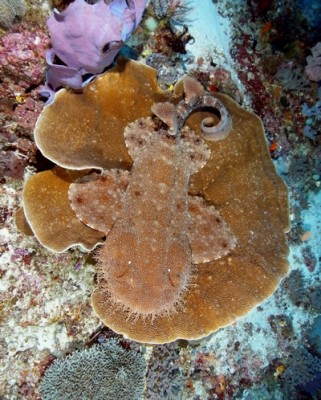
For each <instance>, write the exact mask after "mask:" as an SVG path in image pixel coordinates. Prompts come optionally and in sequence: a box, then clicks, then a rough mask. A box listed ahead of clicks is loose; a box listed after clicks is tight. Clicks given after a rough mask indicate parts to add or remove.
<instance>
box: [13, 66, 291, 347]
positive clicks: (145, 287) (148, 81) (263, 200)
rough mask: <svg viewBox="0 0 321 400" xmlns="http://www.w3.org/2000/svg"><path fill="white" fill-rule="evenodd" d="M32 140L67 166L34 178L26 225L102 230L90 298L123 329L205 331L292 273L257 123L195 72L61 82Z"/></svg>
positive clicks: (278, 187) (61, 237) (51, 234)
mask: <svg viewBox="0 0 321 400" xmlns="http://www.w3.org/2000/svg"><path fill="white" fill-rule="evenodd" d="M35 139H36V143H37V145H38V147H39V149H40V150H41V151H42V153H43V154H44V155H45V156H46V157H48V158H49V159H50V160H52V161H54V162H55V163H56V164H57V166H58V167H55V168H54V169H53V170H51V171H45V172H42V173H39V174H36V175H34V176H33V177H31V178H30V179H29V180H28V181H27V183H26V185H25V189H24V192H23V208H24V213H25V215H26V218H27V221H28V223H29V225H30V227H31V229H32V231H33V232H34V234H35V236H36V237H37V238H38V239H39V241H40V242H41V243H42V244H43V245H44V246H46V247H47V248H48V249H50V250H53V251H65V250H66V249H67V248H69V247H71V246H74V245H82V246H83V247H84V248H86V249H87V250H91V249H92V248H93V247H95V246H96V245H98V244H102V243H103V240H104V236H106V241H105V243H104V244H103V245H102V246H101V247H100V248H99V250H98V251H97V274H98V282H97V286H96V289H95V291H94V293H93V297H92V302H93V307H94V310H95V312H96V314H97V315H98V316H99V318H100V319H101V320H102V321H103V322H104V323H105V324H106V325H107V326H109V327H110V328H112V329H113V330H115V331H116V332H119V333H122V334H124V335H126V336H128V337H130V338H131V339H133V340H136V341H140V342H148V343H165V342H170V341H173V340H175V339H177V338H184V339H198V338H201V337H204V336H206V335H208V334H210V333H211V332H213V331H215V330H217V329H219V328H220V327H222V326H225V325H227V324H229V323H231V322H233V321H235V320H236V319H237V318H238V317H240V316H242V315H244V314H245V313H246V312H248V311H249V310H250V309H251V308H252V307H254V306H255V305H256V304H258V303H260V302H262V301H263V300H264V299H266V298H267V297H269V296H270V295H271V294H272V293H273V291H274V290H275V288H276V287H277V285H278V284H279V282H280V280H281V279H282V277H283V276H284V275H285V274H286V272H287V270H288V263H287V255H288V247H287V242H286V237H285V232H286V231H287V230H288V229H289V221H288V198H287V188H286V186H285V184H284V183H283V181H282V180H281V179H280V178H279V177H278V175H277V174H276V171H275V168H274V166H273V163H272V161H271V159H270V156H269V153H268V151H267V147H266V142H265V137H264V130H263V126H262V123H261V121H260V119H259V118H258V117H257V116H256V115H254V114H253V113H251V112H249V111H246V110H244V109H242V108H241V107H240V106H239V105H237V104H236V103H235V102H234V101H233V100H231V99H230V98H228V97H227V96H224V95H216V96H214V97H213V96H209V95H208V94H206V93H205V92H204V90H203V88H202V87H201V85H199V84H198V83H197V82H196V81H195V80H194V79H191V78H186V79H184V80H182V82H181V83H179V84H178V85H177V86H176V88H175V92H174V93H173V94H172V95H170V94H168V93H163V92H161V91H160V90H159V89H158V86H157V80H156V71H154V70H153V69H151V68H149V67H146V66H144V65H142V64H139V63H136V62H134V61H127V60H125V59H119V61H118V63H117V65H116V66H115V67H114V68H113V69H111V70H110V71H108V72H107V73H105V74H104V75H102V76H100V77H99V78H97V79H96V80H95V81H94V82H92V83H91V84H89V85H88V86H87V87H86V88H85V89H84V90H83V93H73V92H71V91H67V90H62V91H60V92H58V93H57V95H56V98H55V100H54V102H53V103H52V104H50V105H49V106H47V107H46V108H45V109H44V111H43V113H42V115H41V116H40V118H39V120H38V122H37V126H36V129H35ZM76 170H79V171H76ZM19 220H20V221H21V215H20V217H19ZM20 226H22V223H21V224H20Z"/></svg>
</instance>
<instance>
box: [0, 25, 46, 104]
mask: <svg viewBox="0 0 321 400" xmlns="http://www.w3.org/2000/svg"><path fill="white" fill-rule="evenodd" d="M49 43H50V42H49V38H48V36H47V35H46V34H45V33H44V32H42V31H41V30H39V29H38V28H31V27H26V26H23V25H22V26H21V27H19V30H18V31H17V32H11V33H8V34H7V35H5V36H4V37H3V38H2V40H1V42H0V79H1V80H2V81H3V84H2V85H3V89H2V90H1V92H2V91H3V90H5V89H6V88H8V85H9V82H10V83H11V84H12V82H14V83H15V84H17V85H19V86H20V88H24V89H27V88H29V87H30V86H31V85H39V84H40V83H41V81H42V79H43V74H44V68H45V61H44V58H45V51H46V49H47V48H48V46H49ZM3 94H4V93H3V92H2V93H1V95H3ZM1 97H3V96H1Z"/></svg>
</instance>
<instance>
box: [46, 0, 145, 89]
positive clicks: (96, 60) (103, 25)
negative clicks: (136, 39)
mask: <svg viewBox="0 0 321 400" xmlns="http://www.w3.org/2000/svg"><path fill="white" fill-rule="evenodd" d="M107 3H108V4H107ZM146 3H147V0H112V1H110V0H109V1H108V0H105V1H104V0H98V1H97V2H95V3H94V4H89V3H87V2H86V1H85V0H75V1H74V2H73V3H71V4H70V5H69V6H68V7H67V8H66V10H64V11H62V12H61V13H60V12H58V11H56V10H55V11H54V14H53V15H52V16H51V17H50V18H49V19H48V21H47V25H48V29H49V33H50V37H51V43H52V47H53V48H52V49H51V50H49V52H48V54H47V62H48V64H49V68H48V72H47V77H46V78H47V84H46V88H45V91H44V92H46V91H47V90H48V92H50V91H52V90H55V89H57V88H58V87H60V86H62V85H66V84H67V85H68V86H70V87H72V88H74V89H77V88H80V87H81V86H82V75H84V74H87V73H89V74H98V73H100V72H102V71H103V69H104V68H106V67H107V66H108V65H110V64H111V63H112V62H113V60H114V58H115V57H116V55H117V53H118V52H119V50H120V48H121V47H122V45H123V43H124V42H125V41H126V40H127V38H128V37H129V35H130V34H131V32H132V31H133V30H134V29H135V28H136V27H137V25H138V24H139V22H140V20H141V18H142V15H143V12H144V8H145V6H146ZM56 56H57V57H58V58H59V60H61V61H62V63H59V64H57V63H56Z"/></svg>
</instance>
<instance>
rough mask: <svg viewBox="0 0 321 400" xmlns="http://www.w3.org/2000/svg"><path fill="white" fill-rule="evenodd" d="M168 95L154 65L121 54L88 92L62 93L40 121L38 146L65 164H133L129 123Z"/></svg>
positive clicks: (65, 91) (36, 133)
mask: <svg viewBox="0 0 321 400" xmlns="http://www.w3.org/2000/svg"><path fill="white" fill-rule="evenodd" d="M164 95H165V94H164ZM164 95H163V94H162V93H161V91H160V90H159V88H158V85H157V80H156V71H155V70H154V69H152V68H150V67H147V66H145V65H142V64H139V63H135V62H127V60H126V59H124V58H120V59H119V60H118V63H117V65H116V67H115V68H113V69H111V70H110V71H108V73H106V74H104V75H102V76H100V77H98V78H96V79H95V80H94V81H93V82H92V83H91V84H90V85H88V86H86V87H85V88H84V90H83V93H82V94H77V93H74V92H72V91H68V90H61V91H59V92H58V93H56V95H55V99H54V102H53V103H52V104H51V105H50V106H48V107H45V109H44V110H43V112H42V114H41V117H40V118H39V119H38V121H37V124H36V128H35V132H34V134H35V141H36V144H37V147H38V148H39V149H40V151H41V152H42V153H43V154H44V156H45V157H47V158H48V159H49V160H51V161H53V162H54V163H56V164H58V165H60V166H61V167H65V168H71V169H85V168H100V169H107V168H128V167H129V166H130V165H131V159H130V157H129V155H128V152H127V150H126V146H125V142H124V138H123V132H124V129H125V127H126V126H127V124H128V123H129V122H133V121H135V120H136V119H138V118H144V117H147V116H149V115H151V106H152V104H153V103H154V102H156V101H161V100H163V98H164Z"/></svg>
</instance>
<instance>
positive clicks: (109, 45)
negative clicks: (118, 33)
mask: <svg viewBox="0 0 321 400" xmlns="http://www.w3.org/2000/svg"><path fill="white" fill-rule="evenodd" d="M122 43H123V42H122V41H121V40H115V41H113V42H108V43H106V44H105V45H104V46H103V48H102V49H101V52H102V53H107V52H108V51H110V50H113V49H117V48H120V47H121V46H122Z"/></svg>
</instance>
